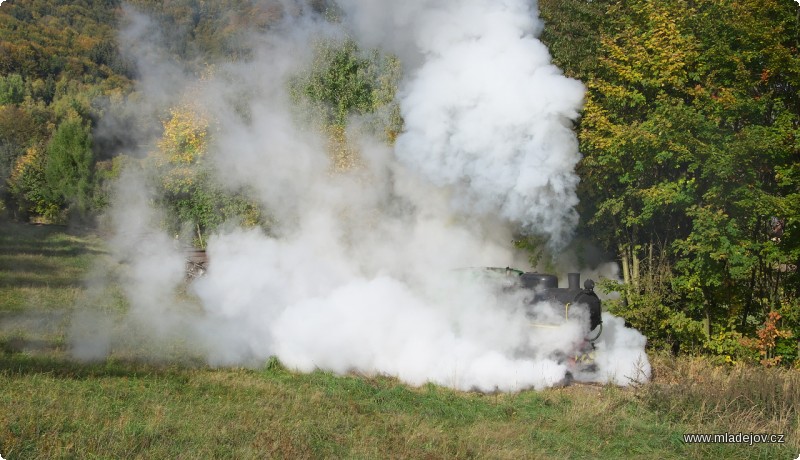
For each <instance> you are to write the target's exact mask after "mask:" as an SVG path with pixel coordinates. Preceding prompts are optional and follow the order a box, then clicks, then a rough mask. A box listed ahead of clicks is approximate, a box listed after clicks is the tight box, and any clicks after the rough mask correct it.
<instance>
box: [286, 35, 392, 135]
mask: <svg viewBox="0 0 800 460" xmlns="http://www.w3.org/2000/svg"><path fill="white" fill-rule="evenodd" d="M399 79H400V62H399V60H398V59H397V57H395V56H391V55H382V54H380V52H379V51H378V50H373V51H371V52H364V51H362V50H360V49H359V48H358V46H357V45H356V43H355V42H354V41H353V40H350V39H347V40H344V41H342V42H318V43H316V44H315V50H314V59H313V61H312V64H311V67H310V68H309V69H306V70H305V71H304V72H303V73H301V74H300V75H298V76H296V77H295V78H294V79H293V80H292V81H291V82H290V85H289V89H290V93H291V95H292V97H293V98H294V100H295V102H296V103H298V104H300V105H303V104H308V105H309V106H310V112H311V115H312V117H313V118H317V119H318V120H320V121H321V124H322V125H323V126H324V127H325V129H326V130H330V131H331V132H334V133H336V132H338V131H340V130H344V129H345V128H346V127H347V122H348V119H349V118H350V117H353V116H361V117H362V118H366V119H367V122H368V123H367V124H368V126H369V127H370V129H371V130H372V131H373V132H374V133H378V134H382V135H384V136H385V139H386V140H387V141H388V142H390V143H391V142H394V139H395V138H396V137H397V134H398V133H399V132H400V130H401V129H402V119H401V117H400V110H399V106H398V105H397V102H396V101H395V100H394V96H395V92H396V90H397V84H398V82H399Z"/></svg>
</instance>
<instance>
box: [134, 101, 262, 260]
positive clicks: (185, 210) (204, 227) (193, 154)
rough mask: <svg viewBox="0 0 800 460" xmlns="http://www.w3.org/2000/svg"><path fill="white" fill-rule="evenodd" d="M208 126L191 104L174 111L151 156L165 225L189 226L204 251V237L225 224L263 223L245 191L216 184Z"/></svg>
mask: <svg viewBox="0 0 800 460" xmlns="http://www.w3.org/2000/svg"><path fill="white" fill-rule="evenodd" d="M210 123H211V122H210V121H209V118H208V117H207V116H206V115H205V114H204V113H203V112H202V111H200V110H198V109H196V108H195V107H193V106H191V105H187V106H183V107H177V108H174V109H172V110H171V112H170V116H169V117H168V118H167V119H166V120H165V121H164V133H163V135H162V137H161V141H160V142H159V144H158V147H159V148H158V150H157V151H155V152H153V153H152V154H151V155H150V156H149V163H150V165H151V167H152V173H153V175H154V183H155V186H156V189H157V190H158V192H159V195H158V201H159V203H160V205H161V206H162V208H164V209H165V210H166V211H167V215H168V222H166V225H167V226H168V227H169V229H170V230H171V232H172V233H175V234H179V233H181V232H182V231H184V230H186V229H187V228H188V229H189V230H190V233H192V234H194V238H193V244H194V245H196V246H199V247H205V243H206V241H205V237H204V235H205V234H207V233H209V232H213V231H214V230H216V229H217V228H219V227H220V226H221V225H222V224H224V223H226V222H236V223H238V224H240V225H244V226H256V225H266V222H265V218H264V217H263V216H262V213H261V210H260V207H259V206H258V205H257V204H256V203H255V202H254V201H253V200H252V199H250V198H249V197H248V194H247V192H246V191H245V190H229V189H227V188H225V187H224V186H223V185H222V184H221V183H219V181H218V180H216V177H215V175H214V168H213V166H212V165H211V164H210V163H209V161H210V160H209V155H211V154H212V152H210V151H209V137H210V131H211V127H210Z"/></svg>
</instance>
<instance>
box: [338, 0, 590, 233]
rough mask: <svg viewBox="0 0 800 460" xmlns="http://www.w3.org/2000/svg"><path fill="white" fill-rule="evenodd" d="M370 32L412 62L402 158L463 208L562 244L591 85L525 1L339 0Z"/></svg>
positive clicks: (399, 148) (573, 217)
mask: <svg viewBox="0 0 800 460" xmlns="http://www.w3.org/2000/svg"><path fill="white" fill-rule="evenodd" d="M340 3H341V4H343V5H344V7H345V9H346V11H347V12H348V13H350V16H352V17H353V18H354V22H355V28H356V31H357V32H358V33H359V35H361V36H364V37H365V40H367V42H368V43H371V44H372V43H374V44H380V45H383V46H388V47H390V49H394V50H395V51H396V52H398V53H400V54H401V55H402V56H404V57H405V61H406V62H411V63H417V65H416V66H415V67H412V68H411V69H409V78H408V79H407V81H405V82H404V85H403V88H402V94H401V96H400V105H401V109H402V113H403V118H404V121H405V131H404V132H403V134H402V135H401V136H400V137H399V138H398V139H397V145H396V153H397V156H398V158H399V159H400V161H402V162H403V164H405V165H407V166H408V167H410V168H412V169H414V170H416V171H419V172H421V173H422V174H423V175H424V176H425V177H426V178H427V179H428V180H430V181H432V182H433V183H434V184H436V185H439V186H449V187H452V188H453V191H454V198H453V200H454V202H455V204H457V205H458V209H459V210H460V211H462V212H466V213H472V214H474V213H485V212H487V211H492V212H496V214H497V215H499V216H500V217H502V218H504V219H507V220H509V221H512V222H515V223H518V224H520V225H521V226H522V227H523V228H525V229H526V230H529V231H533V232H537V233H542V234H544V235H546V236H547V237H548V238H549V241H550V244H551V245H553V246H554V247H560V246H561V245H563V244H564V243H566V242H567V241H568V240H569V237H570V236H571V233H572V230H573V227H574V225H575V224H576V222H577V214H576V213H575V210H574V209H573V207H574V206H575V205H576V204H577V202H578V199H577V197H576V195H575V186H576V185H577V182H578V178H577V176H576V174H575V172H574V169H575V164H576V163H577V162H578V160H579V154H578V144H577V140H576V137H575V134H574V133H573V131H572V122H573V121H574V120H575V119H576V118H577V117H578V111H579V109H580V107H581V105H582V100H583V93H584V88H583V85H581V84H580V83H579V82H578V81H575V80H572V79H569V78H565V77H564V76H563V74H562V72H561V71H560V70H559V69H558V68H556V67H555V66H554V65H552V64H551V63H550V55H549V53H548V51H547V49H546V47H545V46H544V45H543V44H542V42H540V41H539V40H537V39H536V37H535V35H536V34H537V33H539V32H540V29H541V24H540V22H539V21H538V19H537V16H536V15H537V12H536V9H535V5H533V4H531V2H529V1H526V0H465V1H448V0H442V1H435V0H416V1H412V2H402V3H395V4H392V5H386V4H383V3H382V2H374V1H369V0H344V1H342V2H340Z"/></svg>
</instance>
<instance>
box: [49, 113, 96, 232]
mask: <svg viewBox="0 0 800 460" xmlns="http://www.w3.org/2000/svg"><path fill="white" fill-rule="evenodd" d="M93 167H94V155H93V153H92V136H91V131H90V128H89V126H87V125H86V124H85V123H84V122H83V121H82V120H80V119H77V118H70V119H67V120H65V121H63V122H61V124H60V125H59V126H58V129H57V130H56V132H55V134H54V135H53V138H52V139H51V140H50V142H49V143H48V144H47V162H46V166H45V178H46V179H47V183H48V185H49V187H50V189H51V193H52V194H53V200H57V201H62V202H63V203H65V204H66V205H68V206H69V207H70V208H71V209H74V211H76V212H77V213H78V214H79V215H80V216H82V217H85V216H86V215H87V213H88V211H89V210H90V206H91V201H92V200H91V192H92V188H93V184H92V175H93Z"/></svg>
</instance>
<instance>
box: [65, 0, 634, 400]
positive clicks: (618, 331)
mask: <svg viewBox="0 0 800 460" xmlns="http://www.w3.org/2000/svg"><path fill="white" fill-rule="evenodd" d="M378 3H379V2H371V1H366V0H364V1H355V0H346V1H345V0H343V1H341V2H339V4H340V6H341V10H342V12H343V15H344V16H343V20H342V22H341V23H339V24H331V23H329V22H326V21H322V20H320V19H319V18H315V17H314V15H313V14H309V13H307V12H306V13H300V12H301V11H309V9H308V8H305V9H304V8H297V9H296V10H294V11H295V14H287V16H286V18H285V19H284V21H283V22H282V23H281V24H280V26H279V27H275V28H273V29H272V31H271V32H267V33H260V34H257V35H255V36H254V37H253V43H254V52H253V59H252V60H250V61H248V62H245V63H241V62H240V63H234V64H231V63H227V64H219V65H218V67H217V69H216V71H215V72H214V73H213V74H212V75H211V76H206V77H205V78H203V79H202V80H200V81H186V82H185V84H184V85H183V87H184V88H187V92H188V96H185V97H186V98H189V99H191V104H192V105H193V106H194V107H199V108H200V110H201V111H202V112H203V113H204V114H208V116H209V117H210V118H212V124H213V126H214V129H213V143H212V144H211V148H210V149H209V155H210V159H209V160H210V162H211V164H213V165H214V175H215V178H216V179H217V180H219V181H220V182H221V183H223V184H225V185H226V186H227V187H229V188H230V190H248V191H249V192H248V193H250V194H251V195H252V197H253V198H254V199H255V200H257V202H258V203H259V205H260V206H261V207H262V209H263V210H264V212H265V213H267V214H268V215H269V218H270V221H271V226H270V229H269V231H268V232H267V231H265V230H262V229H259V228H256V229H253V228H250V229H245V228H241V226H239V225H237V224H236V223H235V222H232V223H229V224H228V225H226V226H224V227H223V228H224V230H222V231H219V232H218V233H216V234H214V235H212V236H211V237H210V238H209V239H208V240H207V247H208V256H209V260H210V267H209V269H208V272H207V273H206V275H205V276H203V277H202V278H199V279H197V280H195V281H194V282H193V283H191V284H190V285H189V286H188V288H186V287H185V286H186V284H185V282H184V281H183V275H184V273H183V270H184V267H183V263H182V256H181V253H180V249H179V248H178V247H177V246H176V243H175V240H174V238H173V236H171V235H167V234H166V233H165V232H164V231H163V230H161V229H160V227H159V224H158V222H159V214H158V211H157V209H156V208H157V206H156V205H155V203H156V200H154V199H153V197H152V196H151V191H150V189H149V188H148V187H149V186H148V182H147V181H146V180H144V179H142V178H141V177H139V176H138V175H137V174H135V173H132V172H131V173H129V174H128V175H126V176H125V177H124V179H123V180H122V181H121V182H120V184H119V187H118V188H119V193H118V196H117V200H116V202H115V206H114V209H113V211H112V212H111V213H110V219H111V222H112V226H113V227H114V229H115V230H114V232H115V236H114V238H112V241H111V243H112V245H113V247H114V248H115V249H116V251H117V256H118V259H119V260H120V261H123V262H124V267H125V269H124V270H123V272H124V274H123V275H121V281H122V283H123V285H124V286H125V287H124V291H125V294H126V298H127V299H128V302H129V303H130V311H129V312H128V313H127V315H126V316H125V318H124V319H123V320H121V322H120V324H121V325H119V326H118V330H119V331H120V332H118V333H117V334H116V336H112V337H107V338H104V339H103V340H102V343H98V344H97V347H96V348H93V347H92V341H91V340H90V339H87V338H86V337H84V336H83V335H81V334H76V336H75V337H73V342H74V344H75V349H76V350H80V354H81V355H82V356H84V357H92V358H96V357H97V355H98V352H97V351H96V350H97V349H99V350H103V352H105V351H108V352H114V350H115V349H121V348H123V347H124V346H129V345H130V343H132V342H136V340H137V339H136V338H135V337H134V336H133V335H132V334H133V332H132V331H136V334H140V333H141V334H143V336H144V338H143V339H139V340H140V341H141V342H147V344H148V346H149V349H150V350H153V349H155V350H159V349H161V350H163V349H167V348H168V347H167V345H169V344H175V343H178V344H181V346H184V347H185V348H186V349H188V350H191V353H194V354H196V355H200V356H201V357H202V358H203V359H205V360H206V361H207V362H208V363H210V364H212V365H252V366H258V365H262V364H263V363H264V362H265V361H266V360H267V359H268V358H269V357H270V356H277V357H278V359H280V360H281V362H283V363H284V364H285V365H287V366H288V367H290V368H293V369H298V370H301V371H311V370H313V369H318V368H319V369H326V370H332V371H335V372H338V373H346V372H360V373H365V374H386V375H392V376H396V377H398V378H400V379H402V380H403V381H406V382H409V383H411V384H414V385H420V384H423V383H425V382H434V383H437V384H441V385H446V386H450V387H453V388H459V389H479V390H482V391H494V390H501V391H515V390H521V389H524V388H543V387H547V386H552V385H555V384H558V383H559V382H561V381H563V380H564V378H565V376H566V373H567V371H568V368H567V361H566V360H565V359H564V357H565V356H567V355H569V354H570V353H572V352H573V351H574V350H576V349H578V348H579V347H580V346H581V344H582V343H583V340H584V337H585V336H586V334H587V333H588V332H589V331H587V330H585V329H586V327H585V326H584V324H586V321H581V318H578V317H571V320H570V321H567V322H564V321H563V319H558V318H556V317H553V316H552V311H553V308H550V307H548V306H547V305H541V306H539V307H541V308H539V307H537V309H536V311H534V312H533V313H532V312H530V311H528V312H526V309H525V308H523V305H525V302H526V300H525V299H524V298H523V297H524V296H525V294H524V293H523V292H520V291H513V290H511V291H509V290H504V289H498V286H497V284H496V283H485V282H479V281H478V280H476V279H475V278H474V273H476V272H475V271H470V270H466V271H464V270H457V269H459V268H464V267H486V266H507V265H511V266H523V267H524V266H525V262H524V260H525V255H524V254H519V253H518V252H517V251H516V250H515V249H514V247H513V245H512V240H513V235H514V234H515V233H516V232H518V231H520V230H521V229H522V230H525V231H529V232H533V233H536V234H539V235H543V236H545V238H546V239H547V240H548V241H549V242H550V246H551V248H559V247H561V246H562V245H563V244H564V243H565V242H566V241H567V240H568V238H569V236H570V234H571V233H572V231H573V227H574V225H575V222H576V218H575V211H574V209H573V206H574V205H575V203H576V201H577V200H576V197H575V192H574V189H575V185H576V183H577V177H576V176H575V173H574V167H575V164H576V162H577V161H578V158H579V154H578V151H577V142H576V139H575V135H574V133H573V132H572V131H571V125H572V121H574V120H575V118H576V117H577V116H578V111H579V109H580V105H581V100H582V97H583V88H582V86H581V84H580V83H578V82H576V81H574V80H570V79H568V78H566V77H564V76H563V75H561V73H560V72H559V71H558V69H556V68H555V67H553V66H552V64H550V57H549V55H548V52H547V50H546V49H545V47H544V46H543V45H542V44H541V42H539V41H538V40H537V39H536V38H535V36H536V34H537V33H538V32H539V28H540V24H539V22H538V20H537V17H536V11H535V9H533V8H532V7H531V6H530V5H529V4H528V3H527V2H523V1H520V0H504V1H489V0H469V1H455V0H452V1H444V0H442V1H421V0H418V1H415V2H406V3H396V4H395V3H392V2H387V3H386V4H385V5H384V4H380V5H379V4H378ZM381 3H383V2H381ZM141 21H146V19H145V18H143V17H141V16H136V17H133V25H132V26H131V28H130V29H129V30H128V31H127V32H126V33H125V34H124V36H123V37H127V38H128V39H131V40H139V41H146V40H147V37H144V36H142V35H137V31H142V30H149V29H148V27H147V26H143V25H142V24H141V23H140V22H141ZM150 35H152V34H150ZM344 36H349V37H351V38H354V39H355V40H357V41H358V42H360V43H361V44H362V46H364V47H371V46H378V45H379V46H381V47H383V49H386V50H389V51H392V52H394V53H396V54H397V55H398V56H400V57H401V58H402V61H403V63H404V65H405V69H404V72H405V75H406V78H405V79H404V81H402V82H401V87H400V93H399V96H398V99H399V104H400V108H401V112H402V115H403V119H404V124H405V125H404V126H405V128H404V131H403V132H402V133H401V134H400V136H399V137H398V138H397V142H396V144H395V145H394V147H389V146H387V145H386V144H385V143H384V142H382V141H379V140H376V139H373V138H371V136H370V135H368V134H366V131H365V132H363V133H362V132H361V131H357V130H355V129H353V130H351V132H349V133H348V137H349V141H350V142H351V143H352V144H353V145H354V148H355V149H357V151H358V152H359V161H358V163H357V165H356V167H353V168H351V169H350V170H347V171H336V172H335V169H336V168H334V167H333V165H332V163H331V157H330V154H329V152H328V150H327V146H326V140H325V138H324V136H323V135H322V134H321V133H320V132H318V130H315V129H314V128H313V127H312V126H311V125H309V124H307V123H303V122H302V121H298V120H300V119H302V117H298V116H297V113H296V108H293V107H295V106H294V105H293V103H292V102H291V101H290V98H289V97H288V95H287V80H288V79H289V78H291V77H292V76H293V75H296V74H297V73H298V72H300V71H301V69H303V68H305V67H307V66H308V63H309V62H310V60H311V57H312V56H311V54H312V52H311V50H312V49H313V46H312V45H311V44H312V43H313V42H315V41H316V40H320V39H325V40H339V39H341V38H342V37H344ZM132 49H135V48H132ZM143 49H147V50H150V49H151V47H149V46H144V47H143ZM153 56H154V54H153V53H151V52H148V54H147V55H146V56H145V58H146V59H145V61H143V63H145V64H146V66H142V67H140V69H139V70H140V73H142V74H145V75H146V74H147V72H148V69H150V68H153V69H155V70H157V71H158V72H164V71H165V69H167V70H168V69H170V68H171V66H170V65H155V64H154V63H153V62H152V58H153ZM176 72H177V71H176ZM179 74H180V75H183V72H179ZM180 75H178V73H176V74H173V75H171V76H170V78H164V79H163V80H164V81H165V82H167V83H168V84H169V88H168V90H169V91H170V92H172V91H174V89H175V88H176V85H175V80H174V79H175V77H176V76H180ZM142 78H143V80H144V81H145V82H146V84H147V85H148V87H149V86H151V85H154V84H157V83H158V81H159V80H162V79H161V78H160V77H156V78H152V77H147V76H143V77H142ZM162 90H163V89H162ZM148 91H149V89H148ZM153 94H156V95H158V94H163V91H161V90H159V91H154V93H153ZM143 106H146V107H148V110H149V107H152V104H151V103H149V102H148V103H146V104H143ZM243 113H245V114H246V116H243V115H242V114H243ZM356 125H357V122H356V121H353V123H352V126H356ZM478 272H479V271H478ZM555 308H558V307H555ZM548 312H550V313H548ZM604 320H605V323H606V330H605V332H604V336H603V339H602V340H601V341H599V342H598V350H597V354H598V357H597V362H598V363H599V364H600V369H599V371H598V372H597V373H592V374H591V375H588V376H581V375H579V376H577V377H578V378H582V379H587V380H592V379H597V380H600V381H613V382H616V383H619V384H626V383H628V382H629V381H630V380H631V379H642V378H647V375H648V374H649V364H648V363H647V357H646V355H645V354H644V351H643V350H644V338H643V337H642V336H641V335H640V334H639V333H638V332H636V331H633V330H631V329H626V328H625V327H624V324H623V323H622V322H621V320H619V319H616V318H613V317H611V316H605V317H604ZM81 321H82V322H86V318H85V315H84V316H82V317H81ZM104 321H105V320H104ZM531 323H536V324H544V325H545V326H543V327H532V326H531ZM103 324H106V323H105V322H104V323H103ZM86 329H87V328H86V327H84V328H83V330H86ZM89 329H90V328H89ZM109 341H110V342H111V343H110V344H109ZM170 349H171V348H170Z"/></svg>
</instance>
